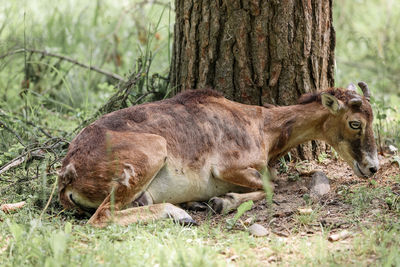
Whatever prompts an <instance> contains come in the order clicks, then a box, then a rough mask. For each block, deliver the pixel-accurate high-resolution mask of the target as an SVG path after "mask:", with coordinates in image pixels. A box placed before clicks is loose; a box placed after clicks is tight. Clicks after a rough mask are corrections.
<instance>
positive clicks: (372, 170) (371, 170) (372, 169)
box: [369, 167, 378, 173]
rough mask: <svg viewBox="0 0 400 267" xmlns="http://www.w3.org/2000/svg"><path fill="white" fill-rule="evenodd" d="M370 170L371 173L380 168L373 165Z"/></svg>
mask: <svg viewBox="0 0 400 267" xmlns="http://www.w3.org/2000/svg"><path fill="white" fill-rule="evenodd" d="M369 171H370V172H371V173H376V172H377V171H378V169H377V168H376V167H371V168H369Z"/></svg>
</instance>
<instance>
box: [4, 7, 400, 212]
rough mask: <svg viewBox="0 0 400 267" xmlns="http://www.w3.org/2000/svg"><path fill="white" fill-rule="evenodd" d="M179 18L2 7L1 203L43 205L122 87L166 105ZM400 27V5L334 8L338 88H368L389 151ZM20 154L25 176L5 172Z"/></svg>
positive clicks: (125, 98) (135, 99) (396, 127)
mask: <svg viewBox="0 0 400 267" xmlns="http://www.w3.org/2000/svg"><path fill="white" fill-rule="evenodd" d="M174 19H175V18H174V12H173V1H167V0H159V1H155V0H143V1H140V0H137V1H133V0H132V1H127V0H125V1H113V0H95V1H94V0H79V1H78V0H68V1H67V0H66V1H50V0H33V1H27V0H24V1H8V0H0V127H1V128H0V174H1V175H0V185H1V186H0V195H1V194H2V193H3V191H6V190H10V189H12V190H14V191H15V192H16V193H17V194H14V195H13V194H11V195H9V196H8V197H10V198H11V197H13V198H14V197H15V196H18V195H20V196H23V195H25V196H26V195H27V194H28V195H29V194H30V195H31V197H32V198H33V199H34V201H35V203H37V204H38V205H39V206H43V204H44V201H45V200H47V199H45V198H46V197H47V196H48V195H49V193H50V190H51V186H52V185H53V182H54V179H55V169H56V168H57V166H59V162H58V159H59V158H61V157H62V156H63V153H65V148H66V147H67V144H68V141H69V140H71V139H72V137H73V136H74V135H75V134H76V133H77V129H79V125H83V124H85V123H87V122H88V121H90V119H93V118H95V117H96V116H97V115H98V114H99V112H98V111H99V109H100V108H101V107H102V109H100V111H110V110H112V109H115V108H118V107H116V106H115V105H114V106H110V105H109V106H107V105H106V104H107V103H108V102H107V101H109V99H110V97H111V96H112V95H114V94H115V92H116V91H117V90H116V88H117V89H118V88H119V90H121V92H122V93H121V94H120V95H119V96H121V97H120V99H122V100H121V101H122V102H123V103H122V102H118V103H122V104H121V105H122V106H124V105H130V104H137V103H142V102H144V101H152V100H158V99H162V98H164V97H167V96H168V94H169V89H168V72H169V64H170V60H171V59H170V57H171V53H170V52H171V48H172V38H173V24H174ZM399 24H400V1H395V0H368V1H367V0H357V1H346V0H335V1H334V25H335V28H336V39H337V42H336V86H340V87H344V86H347V84H348V83H350V82H354V83H356V82H357V81H360V80H362V81H365V82H367V83H368V84H369V85H370V88H371V90H372V92H373V99H372V103H373V107H374V110H375V115H376V120H375V130H376V133H377V138H378V142H379V143H380V144H381V145H382V146H383V147H384V146H387V145H389V144H393V145H396V146H399V143H400V137H399V134H398V133H399V132H400V116H399V108H398V107H399V104H400V100H399V96H400V91H399V90H398V86H399V85H400V75H399V74H400V46H399V45H398V44H399V43H400V27H399V26H400V25H399ZM24 48H26V49H36V50H41V51H47V52H51V53H54V54H58V55H61V56H67V57H69V58H71V59H73V60H74V61H76V62H79V63H83V64H86V65H88V66H95V67H98V68H100V69H102V70H105V71H107V72H110V73H114V74H118V75H119V76H121V77H122V79H123V80H128V78H132V75H133V76H135V79H136V82H135V84H134V85H133V86H132V88H130V87H129V86H127V85H126V84H125V83H124V81H121V80H118V79H115V78H112V77H110V76H109V75H103V74H100V73H98V72H96V71H93V70H89V69H87V68H81V67H79V66H77V64H75V63H71V62H67V61H65V60H61V59H60V58H57V57H50V56H45V55H43V54H41V53H36V52H35V53H32V52H26V53H23V52H21V49H24ZM18 51H19V52H18ZM9 53H11V54H9ZM128 87H129V90H126V88H128ZM45 152H51V153H45ZM21 155H24V157H26V158H25V160H24V163H23V166H24V168H15V169H12V170H10V171H7V172H3V173H1V170H2V168H3V169H4V167H5V166H6V164H7V163H9V162H10V161H11V160H13V159H15V158H16V157H18V156H21ZM43 170H47V171H46V172H43ZM32 176H33V177H35V178H37V179H34V178H32ZM32 179H33V180H36V181H38V182H37V183H35V184H34V183H32V182H31V181H32ZM17 181H18V183H17ZM21 181H22V182H21ZM24 181H25V182H26V183H29V184H30V188H27V187H26V186H24V183H23V182H24ZM32 187H34V190H32Z"/></svg>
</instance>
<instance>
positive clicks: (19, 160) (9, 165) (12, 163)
mask: <svg viewBox="0 0 400 267" xmlns="http://www.w3.org/2000/svg"><path fill="white" fill-rule="evenodd" d="M25 158H26V156H18V157H16V158H15V159H13V160H12V161H10V162H8V163H7V164H5V165H4V166H3V167H1V168H0V174H2V173H3V172H6V171H8V170H9V169H11V168H13V167H16V166H18V165H20V164H22V163H23V162H24V161H25Z"/></svg>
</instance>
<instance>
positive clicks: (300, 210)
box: [297, 208, 313, 215]
mask: <svg viewBox="0 0 400 267" xmlns="http://www.w3.org/2000/svg"><path fill="white" fill-rule="evenodd" d="M297 211H298V212H299V214H301V215H310V214H311V213H312V212H313V210H312V209H311V208H305V209H297Z"/></svg>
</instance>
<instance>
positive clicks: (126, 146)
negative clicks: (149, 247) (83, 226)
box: [88, 133, 167, 226]
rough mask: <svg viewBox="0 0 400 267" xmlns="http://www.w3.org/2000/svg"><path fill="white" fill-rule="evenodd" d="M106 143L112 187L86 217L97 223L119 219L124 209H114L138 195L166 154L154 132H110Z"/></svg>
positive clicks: (163, 162) (162, 164) (126, 203)
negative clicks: (109, 156)
mask: <svg viewBox="0 0 400 267" xmlns="http://www.w3.org/2000/svg"><path fill="white" fill-rule="evenodd" d="M110 143H111V148H110V151H111V152H110V153H111V156H112V159H111V161H110V163H109V164H108V166H113V170H114V174H112V177H115V178H113V179H112V182H111V185H110V186H111V187H112V190H111V193H109V195H108V196H107V197H106V198H105V199H104V200H103V202H102V203H101V204H100V206H99V207H98V208H97V210H96V212H95V213H94V214H93V216H92V217H91V218H90V220H89V221H88V223H90V224H93V225H98V226H104V225H106V224H107V223H108V222H110V221H111V220H112V219H115V220H116V221H117V222H118V220H121V221H123V218H122V217H121V216H123V214H124V213H118V212H119V211H121V210H122V209H124V208H126V207H129V206H131V205H132V202H133V201H134V200H135V199H136V198H138V197H139V196H141V194H142V193H143V192H144V191H145V190H146V187H147V186H148V185H149V184H150V182H151V181H152V179H153V178H154V177H155V176H156V174H157V173H158V172H159V171H160V169H161V168H162V167H163V166H164V164H165V160H166V158H167V147H166V142H165V139H164V138H163V137H161V136H158V135H153V134H125V135H122V134H118V133H114V134H113V135H110ZM111 171H112V170H111ZM114 215H116V216H114ZM112 217H113V218H112Z"/></svg>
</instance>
